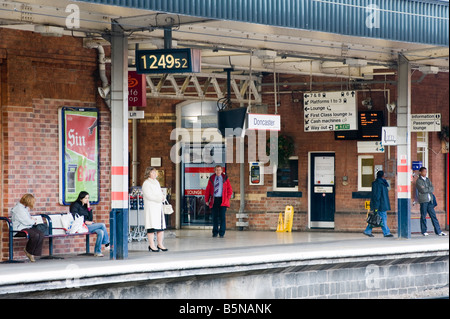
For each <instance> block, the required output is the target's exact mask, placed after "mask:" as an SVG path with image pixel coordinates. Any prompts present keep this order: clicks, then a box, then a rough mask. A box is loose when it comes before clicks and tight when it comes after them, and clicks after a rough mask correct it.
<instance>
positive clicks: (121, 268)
mask: <svg viewBox="0 0 450 319" xmlns="http://www.w3.org/2000/svg"><path fill="white" fill-rule="evenodd" d="M165 246H166V247H167V248H168V249H169V251H168V252H149V251H148V248H147V247H148V243H147V242H146V241H142V242H132V243H129V256H128V259H126V260H110V258H109V254H108V253H106V252H105V257H93V256H77V255H65V256H63V257H64V259H60V260H39V259H37V261H36V262H35V263H30V262H28V261H26V262H24V263H17V264H7V263H3V264H0V298H1V295H2V294H5V293H6V294H8V293H9V291H8V289H9V288H8V287H12V288H11V289H13V290H16V289H19V288H17V287H21V285H26V286H27V287H28V288H27V289H33V288H32V287H33V285H34V283H36V286H38V285H41V284H42V283H44V282H46V281H53V282H56V281H58V280H59V281H64V280H70V278H74V277H76V278H86V277H90V276H92V278H98V277H99V276H105V275H106V276H115V277H116V278H119V280H121V279H120V278H121V276H122V275H124V276H129V275H130V274H131V273H144V272H147V273H148V272H152V271H158V272H164V270H166V269H167V270H168V271H172V272H173V271H176V270H177V269H182V268H190V269H193V268H196V269H202V267H205V268H214V267H223V266H225V267H230V266H232V265H245V264H250V263H255V262H256V263H258V262H259V263H264V262H266V261H267V262H283V261H288V260H302V259H305V260H306V259H312V258H314V259H320V258H323V259H327V258H344V257H345V258H347V257H352V256H363V255H368V254H373V255H378V256H383V255H384V254H386V255H389V254H402V253H408V254H411V253H415V252H420V253H422V252H433V251H436V250H440V251H444V252H445V251H447V252H448V250H449V238H448V237H440V236H436V235H430V236H428V237H423V236H421V235H413V236H412V238H411V239H399V238H397V237H396V236H395V237H393V238H384V237H383V236H382V234H381V233H378V234H375V237H374V238H369V237H367V236H365V235H364V234H362V233H341V232H334V231H309V232H293V233H276V232H263V231H261V232H257V231H227V233H226V235H225V238H212V236H211V231H210V230H175V231H166V239H165ZM30 287H31V288H30ZM16 292H17V291H16Z"/></svg>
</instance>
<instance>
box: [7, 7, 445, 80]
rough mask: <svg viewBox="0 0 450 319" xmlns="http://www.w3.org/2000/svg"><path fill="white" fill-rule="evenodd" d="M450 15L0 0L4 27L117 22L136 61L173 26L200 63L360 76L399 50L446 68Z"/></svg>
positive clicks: (83, 33) (52, 28) (90, 35)
mask: <svg viewBox="0 0 450 319" xmlns="http://www.w3.org/2000/svg"><path fill="white" fill-rule="evenodd" d="M448 15H449V5H448V2H447V1H432V0H392V1H385V0H370V1H368V0H148V1H144V0H84V1H65V0H20V1H13V0H1V1H0V27H5V28H14V29H21V30H30V31H34V32H39V33H41V34H43V35H50V36H51V35H53V36H58V35H61V34H65V35H71V36H77V37H84V38H86V41H89V40H94V41H98V42H99V43H103V44H105V45H108V43H107V41H106V40H107V39H108V34H110V32H111V25H112V24H118V25H120V26H121V28H122V29H123V30H124V32H125V34H126V35H127V36H128V37H129V45H130V47H129V52H130V53H129V55H130V65H132V63H133V58H134V56H135V52H134V50H135V49H136V48H137V47H138V48H139V49H157V48H162V47H163V46H164V41H163V39H164V29H170V30H172V39H173V41H172V43H173V47H177V48H195V49H200V50H202V72H211V73H213V72H219V71H220V70H224V69H226V68H230V67H233V69H234V70H236V71H239V72H241V74H248V73H249V70H250V68H251V70H252V72H254V73H264V72H270V73H272V72H277V73H284V74H305V75H314V76H316V75H320V76H336V77H348V78H351V79H361V80H363V79H366V80H372V79H373V78H374V76H377V75H378V76H380V75H386V74H389V73H388V72H387V71H389V70H395V69H396V67H397V61H398V57H399V55H400V54H402V55H404V56H405V57H406V58H407V59H408V60H409V61H411V63H412V66H413V68H420V67H422V70H429V69H431V70H436V69H438V70H439V71H441V72H448V69H449V60H448V58H449V16H448ZM76 18H79V25H76V21H75V20H74V19H76ZM74 24H75V26H74ZM105 39H106V40H105ZM250 59H251V62H250ZM424 67H426V68H428V69H424Z"/></svg>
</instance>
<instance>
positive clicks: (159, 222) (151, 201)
mask: <svg viewBox="0 0 450 319" xmlns="http://www.w3.org/2000/svg"><path fill="white" fill-rule="evenodd" d="M157 177H158V171H157V170H156V169H155V168H154V167H147V169H146V170H145V175H144V179H145V181H144V184H143V185H142V193H143V194H144V214H145V228H146V229H147V238H148V244H149V246H148V250H149V251H155V252H156V251H160V250H162V251H167V250H168V249H167V248H166V247H164V245H163V240H164V229H166V220H165V218H164V213H163V201H164V200H165V196H164V194H163V192H162V190H161V185H159V182H158V180H157V179H156V178H157ZM155 233H156V241H157V246H156V247H155Z"/></svg>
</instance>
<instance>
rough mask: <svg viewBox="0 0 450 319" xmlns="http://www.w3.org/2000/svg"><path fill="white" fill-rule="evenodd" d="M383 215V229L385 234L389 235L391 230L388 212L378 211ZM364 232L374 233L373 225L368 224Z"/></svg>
mask: <svg viewBox="0 0 450 319" xmlns="http://www.w3.org/2000/svg"><path fill="white" fill-rule="evenodd" d="M377 214H378V215H379V216H380V217H381V221H382V223H381V230H382V231H383V235H384V236H386V235H389V234H390V233H391V230H390V229H389V227H388V226H387V212H378V213H377ZM364 234H367V235H370V234H372V226H370V225H367V228H366V230H365V231H364Z"/></svg>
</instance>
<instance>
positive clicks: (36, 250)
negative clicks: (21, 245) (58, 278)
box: [11, 194, 44, 262]
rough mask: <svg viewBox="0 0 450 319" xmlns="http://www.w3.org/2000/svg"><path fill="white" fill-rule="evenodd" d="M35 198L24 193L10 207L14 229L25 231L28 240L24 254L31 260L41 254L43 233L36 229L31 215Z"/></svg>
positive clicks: (33, 260)
mask: <svg viewBox="0 0 450 319" xmlns="http://www.w3.org/2000/svg"><path fill="white" fill-rule="evenodd" d="M35 203H36V199H35V198H34V196H33V195H31V194H25V195H23V196H22V198H21V199H20V201H19V202H18V203H17V204H16V206H14V207H13V208H12V209H11V220H12V224H13V229H14V230H15V231H19V230H21V231H25V232H27V233H28V237H29V240H28V242H27V246H26V247H25V254H26V255H27V257H28V259H29V260H30V261H31V262H35V259H34V256H40V255H41V254H42V244H43V243H44V233H43V232H41V231H40V230H38V229H37V227H36V226H37V225H36V221H35V220H34V219H33V218H32V217H31V214H30V211H29V210H30V209H33V207H34V204H35Z"/></svg>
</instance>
